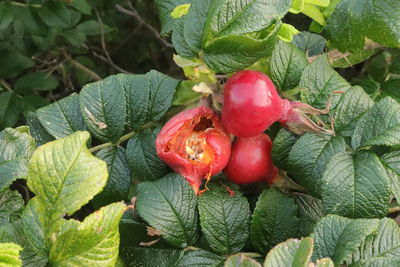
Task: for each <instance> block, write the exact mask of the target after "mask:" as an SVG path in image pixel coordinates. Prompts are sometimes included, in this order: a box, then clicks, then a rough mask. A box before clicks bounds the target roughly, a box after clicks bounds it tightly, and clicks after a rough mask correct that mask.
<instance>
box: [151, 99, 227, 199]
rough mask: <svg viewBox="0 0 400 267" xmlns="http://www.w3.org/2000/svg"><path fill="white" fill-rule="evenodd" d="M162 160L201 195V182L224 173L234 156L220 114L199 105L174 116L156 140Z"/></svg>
mask: <svg viewBox="0 0 400 267" xmlns="http://www.w3.org/2000/svg"><path fill="white" fill-rule="evenodd" d="M156 150H157V154H158V156H159V157H160V159H161V160H163V161H164V162H165V163H166V164H167V165H168V166H169V167H170V168H171V169H173V170H174V171H175V172H177V173H179V174H181V175H182V176H183V177H185V178H186V180H187V181H188V182H189V183H190V184H191V185H192V187H193V189H194V191H195V193H196V194H198V193H199V188H200V186H201V183H202V180H203V179H206V180H209V179H210V178H211V176H212V175H214V174H217V173H218V172H220V171H222V170H223V169H224V167H225V165H226V164H227V162H228V160H229V156H230V153H231V139H230V135H229V133H228V132H227V131H226V130H225V129H224V127H223V126H222V124H221V122H220V119H219V117H218V115H217V114H216V113H215V112H214V111H213V110H212V109H211V108H209V107H206V106H199V107H196V108H194V109H190V110H185V111H182V112H180V113H178V114H177V115H175V116H174V117H172V118H171V119H170V120H169V121H168V122H167V123H166V124H165V125H164V127H163V128H162V129H161V131H160V133H159V134H158V136H157V139H156Z"/></svg>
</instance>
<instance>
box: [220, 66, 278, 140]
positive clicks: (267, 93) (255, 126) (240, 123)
mask: <svg viewBox="0 0 400 267" xmlns="http://www.w3.org/2000/svg"><path fill="white" fill-rule="evenodd" d="M281 102H282V100H281V98H280V96H279V95H278V92H277V91H276V89H275V86H274V84H273V83H272V81H271V80H270V79H269V78H268V76H266V75H265V74H263V73H261V72H258V71H253V70H244V71H240V72H238V73H236V74H234V75H233V76H232V77H230V78H229V79H228V81H227V82H226V84H225V87H224V103H223V107H222V123H223V125H224V126H225V128H226V129H227V130H228V131H229V132H230V133H232V134H234V135H236V136H238V137H251V136H255V135H258V134H260V133H262V132H264V131H265V130H266V129H267V128H268V127H269V126H271V125H272V124H273V123H274V122H276V121H278V120H279V119H280V118H281V116H282V103H281Z"/></svg>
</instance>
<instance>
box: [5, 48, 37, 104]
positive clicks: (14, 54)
mask: <svg viewBox="0 0 400 267" xmlns="http://www.w3.org/2000/svg"><path fill="white" fill-rule="evenodd" d="M0 65H1V68H0V78H14V77H16V76H18V75H19V74H20V73H21V72H23V71H24V70H26V69H29V68H31V67H33V66H35V62H34V61H33V60H32V59H30V58H29V57H27V56H25V55H23V54H22V53H21V52H20V51H18V50H17V49H16V48H10V47H4V46H0ZM0 107H1V105H0Z"/></svg>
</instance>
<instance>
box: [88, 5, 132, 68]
mask: <svg viewBox="0 0 400 267" xmlns="http://www.w3.org/2000/svg"><path fill="white" fill-rule="evenodd" d="M95 12H96V17H97V20H98V21H99V23H100V32H101V47H102V48H103V51H104V54H105V55H106V58H107V59H108V61H109V62H110V65H112V66H113V67H114V68H115V69H116V70H118V71H120V72H122V73H129V72H128V71H126V70H124V69H123V68H121V67H119V66H117V65H116V64H115V63H114V61H113V60H112V58H111V56H110V53H108V50H107V47H106V42H105V40H104V26H103V21H102V19H101V17H100V14H99V11H97V9H95Z"/></svg>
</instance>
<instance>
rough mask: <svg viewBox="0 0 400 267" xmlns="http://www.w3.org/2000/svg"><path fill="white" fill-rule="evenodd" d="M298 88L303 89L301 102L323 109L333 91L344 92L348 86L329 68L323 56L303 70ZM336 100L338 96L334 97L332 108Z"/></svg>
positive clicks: (326, 59)
mask: <svg viewBox="0 0 400 267" xmlns="http://www.w3.org/2000/svg"><path fill="white" fill-rule="evenodd" d="M299 87H300V88H301V89H303V90H301V92H300V93H301V99H302V100H303V102H306V103H308V104H310V105H311V106H313V107H315V108H320V109H324V108H326V106H327V104H328V102H329V100H330V98H331V97H332V96H333V94H334V92H335V91H343V92H345V91H347V89H349V88H350V84H349V83H348V82H347V81H346V80H345V79H344V78H342V76H340V75H339V74H338V73H337V72H336V71H335V70H334V69H333V68H332V67H331V66H330V64H329V61H328V58H327V57H326V56H325V55H323V56H319V57H318V58H317V59H316V60H315V61H314V62H313V63H311V64H310V65H308V66H307V67H306V68H305V70H304V72H303V74H302V75H301V79H300V83H299ZM338 99H339V96H338V95H336V97H334V99H333V106H335V105H336V103H337V101H338Z"/></svg>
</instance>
